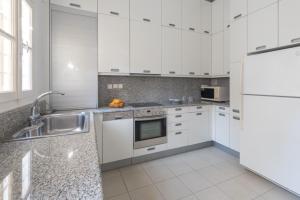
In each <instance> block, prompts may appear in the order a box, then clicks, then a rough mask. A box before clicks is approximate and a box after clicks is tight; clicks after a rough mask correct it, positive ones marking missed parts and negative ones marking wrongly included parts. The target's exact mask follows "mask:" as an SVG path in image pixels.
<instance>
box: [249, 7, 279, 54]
mask: <svg viewBox="0 0 300 200" xmlns="http://www.w3.org/2000/svg"><path fill="white" fill-rule="evenodd" d="M277 46H278V5H277V4H273V5H272V6H269V7H267V8H264V9H262V10H259V11H257V12H254V13H252V14H250V15H248V52H255V51H262V50H266V49H271V48H275V47H277Z"/></svg>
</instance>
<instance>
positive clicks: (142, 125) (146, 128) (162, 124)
mask: <svg viewBox="0 0 300 200" xmlns="http://www.w3.org/2000/svg"><path fill="white" fill-rule="evenodd" d="M135 126H136V129H135V131H136V133H135V139H136V141H143V140H148V139H153V138H159V137H164V136H166V119H160V120H151V121H138V122H136V124H135Z"/></svg>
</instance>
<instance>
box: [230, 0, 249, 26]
mask: <svg viewBox="0 0 300 200" xmlns="http://www.w3.org/2000/svg"><path fill="white" fill-rule="evenodd" d="M246 15H247V0H230V19H231V21H234V20H237V19H239V18H240V17H243V16H246Z"/></svg>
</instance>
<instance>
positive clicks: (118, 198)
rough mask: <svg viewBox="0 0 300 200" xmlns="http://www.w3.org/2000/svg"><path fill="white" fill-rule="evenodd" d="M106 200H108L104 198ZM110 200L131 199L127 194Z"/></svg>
mask: <svg viewBox="0 0 300 200" xmlns="http://www.w3.org/2000/svg"><path fill="white" fill-rule="evenodd" d="M104 200H106V199H105V198H104ZM109 200H131V199H130V197H129V194H128V193H125V194H122V195H119V196H116V197H113V198H110V199H109Z"/></svg>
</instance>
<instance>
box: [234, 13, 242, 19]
mask: <svg viewBox="0 0 300 200" xmlns="http://www.w3.org/2000/svg"><path fill="white" fill-rule="evenodd" d="M241 16H242V13H240V14H238V15H236V16H234V17H233V19H238V18H240V17H241Z"/></svg>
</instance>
